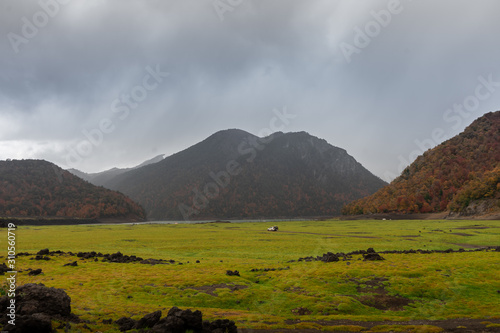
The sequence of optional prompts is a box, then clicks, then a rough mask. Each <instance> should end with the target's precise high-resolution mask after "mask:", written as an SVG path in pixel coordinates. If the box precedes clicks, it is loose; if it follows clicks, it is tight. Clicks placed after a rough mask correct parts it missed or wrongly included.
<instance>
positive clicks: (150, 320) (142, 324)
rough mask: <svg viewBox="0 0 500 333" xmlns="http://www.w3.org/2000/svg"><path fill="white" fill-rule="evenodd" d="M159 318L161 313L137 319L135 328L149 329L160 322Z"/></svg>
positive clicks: (157, 312)
mask: <svg viewBox="0 0 500 333" xmlns="http://www.w3.org/2000/svg"><path fill="white" fill-rule="evenodd" d="M160 318H161V311H156V312H153V313H150V314H148V315H145V316H144V317H142V318H141V319H139V321H138V322H137V325H136V326H135V328H137V329H141V328H151V327H153V326H155V325H156V324H157V323H158V322H159V321H160Z"/></svg>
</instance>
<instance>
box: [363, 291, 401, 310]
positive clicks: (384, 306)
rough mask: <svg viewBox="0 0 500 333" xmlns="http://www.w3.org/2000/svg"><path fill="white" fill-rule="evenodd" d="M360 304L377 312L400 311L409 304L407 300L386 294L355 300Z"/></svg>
mask: <svg viewBox="0 0 500 333" xmlns="http://www.w3.org/2000/svg"><path fill="white" fill-rule="evenodd" d="M357 299H358V301H359V302H361V304H363V305H366V306H370V307H372V308H375V309H379V310H389V311H401V310H403V309H404V307H405V306H407V305H408V304H410V303H411V301H410V300H409V299H407V298H404V297H400V296H391V295H387V294H374V295H365V296H360V297H358V298H357Z"/></svg>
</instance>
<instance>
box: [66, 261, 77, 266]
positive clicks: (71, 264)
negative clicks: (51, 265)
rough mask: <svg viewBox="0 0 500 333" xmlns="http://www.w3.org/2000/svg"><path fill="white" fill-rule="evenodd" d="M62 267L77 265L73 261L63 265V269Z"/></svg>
mask: <svg viewBox="0 0 500 333" xmlns="http://www.w3.org/2000/svg"><path fill="white" fill-rule="evenodd" d="M64 266H78V263H77V262H76V261H73V262H70V263H68V264H64V265H63V267H64Z"/></svg>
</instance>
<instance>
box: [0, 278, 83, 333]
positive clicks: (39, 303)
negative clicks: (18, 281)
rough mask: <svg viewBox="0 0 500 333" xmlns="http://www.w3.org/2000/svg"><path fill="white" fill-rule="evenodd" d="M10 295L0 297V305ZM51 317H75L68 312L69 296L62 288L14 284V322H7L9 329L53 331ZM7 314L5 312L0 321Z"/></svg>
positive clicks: (63, 318) (6, 328) (1, 321)
mask: <svg viewBox="0 0 500 333" xmlns="http://www.w3.org/2000/svg"><path fill="white" fill-rule="evenodd" d="M9 302H10V301H9V298H8V297H7V296H3V297H1V298H0V306H1V307H2V308H3V309H5V308H6V307H7V305H8V304H9ZM52 319H58V320H71V321H78V318H77V317H76V316H74V315H72V314H71V298H70V297H69V296H68V295H67V294H66V292H65V291H64V290H62V289H56V288H48V287H46V286H44V285H43V284H41V283H40V284H32V283H30V284H25V285H22V286H19V287H17V288H16V325H15V326H12V325H6V326H4V328H3V330H4V331H8V332H17V333H19V332H22V333H24V332H26V333H32V332H41V333H45V332H52V324H51V320H52ZM8 320H9V318H8V317H7V314H6V313H4V315H2V317H1V318H0V323H3V324H6V323H7V321H8Z"/></svg>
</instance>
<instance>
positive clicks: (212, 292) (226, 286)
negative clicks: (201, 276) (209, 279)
mask: <svg viewBox="0 0 500 333" xmlns="http://www.w3.org/2000/svg"><path fill="white" fill-rule="evenodd" d="M247 288H248V286H245V285H239V284H236V285H229V284H225V283H221V284H214V285H211V286H201V287H188V288H187V289H194V290H198V291H201V292H203V293H205V294H208V295H210V296H214V297H219V295H217V294H216V293H215V291H216V290H217V289H229V290H231V291H233V292H234V291H237V290H240V289H247Z"/></svg>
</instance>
